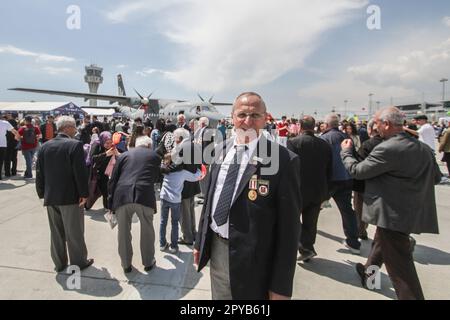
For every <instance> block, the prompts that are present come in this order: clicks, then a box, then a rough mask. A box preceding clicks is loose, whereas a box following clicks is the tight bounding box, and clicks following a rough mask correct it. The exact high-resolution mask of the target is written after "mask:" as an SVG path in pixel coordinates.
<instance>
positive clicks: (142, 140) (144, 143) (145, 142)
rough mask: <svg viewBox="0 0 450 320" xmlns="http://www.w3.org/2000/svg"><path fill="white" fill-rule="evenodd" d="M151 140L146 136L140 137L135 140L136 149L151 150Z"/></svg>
mask: <svg viewBox="0 0 450 320" xmlns="http://www.w3.org/2000/svg"><path fill="white" fill-rule="evenodd" d="M152 144H153V143H152V139H151V138H150V137H148V136H141V137H137V138H136V144H135V146H136V148H139V147H141V148H151V147H152Z"/></svg>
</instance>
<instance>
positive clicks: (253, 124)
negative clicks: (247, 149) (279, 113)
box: [232, 96, 267, 141]
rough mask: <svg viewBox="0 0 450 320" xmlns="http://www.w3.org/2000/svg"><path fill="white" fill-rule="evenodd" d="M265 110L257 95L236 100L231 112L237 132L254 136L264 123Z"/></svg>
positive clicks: (251, 138)
mask: <svg viewBox="0 0 450 320" xmlns="http://www.w3.org/2000/svg"><path fill="white" fill-rule="evenodd" d="M266 116H267V115H266V112H265V110H264V107H263V106H262V105H261V100H260V99H259V98H258V97H257V96H244V97H242V98H240V99H239V100H238V101H237V102H236V106H235V108H234V112H233V113H232V117H233V124H234V127H235V129H236V132H237V134H238V135H239V134H241V135H245V136H248V137H250V141H251V140H253V139H254V138H256V137H257V136H258V134H259V131H260V130H261V129H263V128H264V126H265V123H266Z"/></svg>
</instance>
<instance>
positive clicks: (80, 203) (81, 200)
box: [78, 198, 87, 208]
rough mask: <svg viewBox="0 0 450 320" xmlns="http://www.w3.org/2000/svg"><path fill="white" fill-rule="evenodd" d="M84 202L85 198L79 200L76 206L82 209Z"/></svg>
mask: <svg viewBox="0 0 450 320" xmlns="http://www.w3.org/2000/svg"><path fill="white" fill-rule="evenodd" d="M86 202H87V198H80V200H79V201H78V205H79V206H80V208H83V207H84V205H85V204H86Z"/></svg>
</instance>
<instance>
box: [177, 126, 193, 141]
mask: <svg viewBox="0 0 450 320" xmlns="http://www.w3.org/2000/svg"><path fill="white" fill-rule="evenodd" d="M173 136H174V139H175V141H179V140H180V138H182V140H185V139H189V138H190V136H191V134H190V133H189V131H187V130H186V129H184V128H178V129H177V130H175V131H174V132H173Z"/></svg>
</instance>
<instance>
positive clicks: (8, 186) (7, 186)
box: [0, 182, 27, 191]
mask: <svg viewBox="0 0 450 320" xmlns="http://www.w3.org/2000/svg"><path fill="white" fill-rule="evenodd" d="M26 185H27V183H24V184H22V185H19V186H17V185H14V184H12V183H3V182H0V191H4V190H14V189H18V188H22V187H25V186H26Z"/></svg>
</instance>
